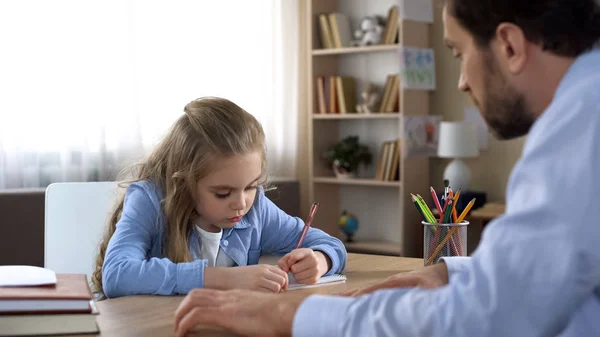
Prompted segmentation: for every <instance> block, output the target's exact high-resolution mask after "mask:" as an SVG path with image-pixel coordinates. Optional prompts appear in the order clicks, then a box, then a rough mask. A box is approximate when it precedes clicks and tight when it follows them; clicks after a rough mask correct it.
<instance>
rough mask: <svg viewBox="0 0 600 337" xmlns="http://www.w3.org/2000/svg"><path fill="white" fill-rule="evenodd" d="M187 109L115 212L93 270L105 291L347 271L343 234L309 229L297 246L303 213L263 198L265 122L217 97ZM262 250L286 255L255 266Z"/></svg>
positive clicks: (265, 286) (268, 283) (233, 284)
mask: <svg viewBox="0 0 600 337" xmlns="http://www.w3.org/2000/svg"><path fill="white" fill-rule="evenodd" d="M184 112H185V114H184V115H182V116H181V117H180V118H179V119H178V120H177V121H176V122H175V123H174V125H173V126H172V128H171V131H170V133H169V134H168V135H167V136H166V138H165V139H164V140H163V141H162V142H161V143H160V144H159V145H158V147H157V148H156V149H155V150H154V152H153V153H152V154H151V155H150V156H149V158H148V159H147V161H146V162H144V163H143V164H141V166H140V169H139V172H138V174H137V177H136V179H135V182H133V183H131V184H130V185H129V186H128V188H127V190H126V192H125V195H124V197H123V199H122V200H121V201H120V202H119V204H118V206H117V208H116V210H115V212H114V214H113V215H112V217H111V220H110V222H109V225H108V228H107V230H106V232H105V234H104V238H103V239H102V241H101V243H100V249H99V254H98V257H97V258H96V267H95V271H94V274H93V276H92V281H93V283H94V286H95V288H96V289H95V290H96V291H97V292H99V293H100V294H99V295H100V296H101V297H103V296H102V295H104V296H106V297H119V296H126V295H135V294H160V295H174V294H187V293H188V292H189V291H190V290H192V289H194V288H203V287H204V288H215V289H233V288H245V289H254V290H260V291H271V292H279V291H280V290H282V289H286V287H287V283H288V274H287V273H288V272H291V273H292V274H293V275H294V278H295V279H296V280H297V281H298V282H301V283H305V284H312V283H315V282H316V281H317V280H318V279H319V278H320V277H321V276H323V275H326V274H327V275H329V274H333V273H338V272H341V271H342V270H343V269H344V266H345V262H346V250H345V249H344V245H343V244H342V242H341V241H340V240H338V239H336V238H334V237H331V236H329V235H327V234H326V233H324V232H323V231H321V230H319V229H316V228H310V229H309V231H308V233H307V235H306V237H305V239H304V241H303V245H302V248H300V249H294V248H295V245H296V244H297V242H298V239H299V237H300V234H301V232H302V228H303V226H304V223H303V221H302V220H300V219H299V218H295V217H291V216H289V215H287V214H286V213H284V212H283V211H282V210H280V209H279V208H278V207H277V206H275V204H273V203H272V202H271V201H270V200H269V199H268V198H267V197H265V193H264V188H263V186H265V183H266V181H267V171H266V160H265V136H264V133H263V130H262V127H261V125H260V124H259V123H258V121H257V120H256V119H255V118H254V117H253V116H252V115H251V114H249V113H248V112H246V111H244V110H243V109H241V108H240V107H238V106H237V105H235V104H234V103H232V102H230V101H228V100H225V99H220V98H203V99H198V100H195V101H192V102H191V103H189V104H188V105H187V106H186V107H185V108H184ZM261 254H276V255H284V254H286V255H285V256H283V257H282V258H281V259H280V260H279V262H278V266H272V265H257V263H258V259H259V257H260V255H261ZM232 266H237V267H236V268H226V267H232ZM102 293H103V294H102Z"/></svg>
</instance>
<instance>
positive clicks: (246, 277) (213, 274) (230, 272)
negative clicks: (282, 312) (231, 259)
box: [204, 264, 288, 293]
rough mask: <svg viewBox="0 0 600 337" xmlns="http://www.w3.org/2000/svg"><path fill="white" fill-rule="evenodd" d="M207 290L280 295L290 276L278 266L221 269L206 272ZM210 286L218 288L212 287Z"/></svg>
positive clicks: (285, 287) (264, 265) (265, 265)
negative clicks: (246, 291)
mask: <svg viewBox="0 0 600 337" xmlns="http://www.w3.org/2000/svg"><path fill="white" fill-rule="evenodd" d="M204 277H205V279H204V280H205V281H204V283H205V288H215V289H249V290H255V291H262V292H272V293H278V292H280V291H281V290H285V289H287V286H288V274H287V272H284V271H283V270H281V269H279V267H277V266H271V265H267V264H258V265H253V266H243V267H233V268H231V267H230V268H220V267H216V268H215V267H211V268H206V270H205V271H204ZM210 284H214V285H217V284H218V286H215V287H211V286H210Z"/></svg>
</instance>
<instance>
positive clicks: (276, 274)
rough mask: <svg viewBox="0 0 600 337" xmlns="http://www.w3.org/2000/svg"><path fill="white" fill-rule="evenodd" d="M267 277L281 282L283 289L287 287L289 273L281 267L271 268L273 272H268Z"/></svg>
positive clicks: (278, 282)
mask: <svg viewBox="0 0 600 337" xmlns="http://www.w3.org/2000/svg"><path fill="white" fill-rule="evenodd" d="M265 278H266V279H267V280H269V281H273V282H276V283H277V284H279V285H280V286H281V289H285V288H287V284H288V274H287V273H286V272H284V271H283V270H281V269H279V268H275V269H273V270H271V273H267V274H266V275H265ZM281 289H280V290H281Z"/></svg>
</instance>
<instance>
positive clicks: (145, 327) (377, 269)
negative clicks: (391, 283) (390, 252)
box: [71, 254, 423, 337]
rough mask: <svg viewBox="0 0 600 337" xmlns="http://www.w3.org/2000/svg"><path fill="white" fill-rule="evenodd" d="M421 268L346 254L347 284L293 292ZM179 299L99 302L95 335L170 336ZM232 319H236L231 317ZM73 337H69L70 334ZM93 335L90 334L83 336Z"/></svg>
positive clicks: (329, 290)
mask: <svg viewBox="0 0 600 337" xmlns="http://www.w3.org/2000/svg"><path fill="white" fill-rule="evenodd" d="M421 267H423V259H416V258H403V257H395V256H378V255H363V254H348V262H347V265H346V272H345V274H346V276H347V277H348V280H347V281H346V283H342V284H336V285H329V286H322V287H316V288H309V289H302V290H294V291H302V292H309V293H315V294H336V293H339V292H342V291H345V290H347V289H351V288H357V287H361V286H364V285H367V284H370V283H373V282H376V281H379V280H381V279H384V278H386V277H388V276H390V275H393V274H396V273H399V272H407V271H411V270H415V269H418V268H421ZM182 299H183V297H181V296H131V297H122V298H117V299H112V300H106V301H100V302H98V310H99V311H100V315H99V316H98V318H97V320H96V321H97V323H98V326H99V327H100V335H96V336H102V337H106V336H110V337H113V336H119V337H120V336H123V337H125V336H127V337H133V336H140V337H142V336H144V337H152V336H161V337H162V336H172V335H173V329H174V328H173V317H174V313H175V309H177V306H178V305H179V303H180V302H181V300H182ZM231 319H235V317H232V318H231ZM71 336H72V335H71ZM85 336H88V337H89V336H93V335H85ZM188 336H203V337H211V336H215V337H217V336H234V335H232V334H229V333H226V332H223V331H218V330H214V329H208V330H207V329H202V330H198V331H196V332H194V333H190V334H189V335H188Z"/></svg>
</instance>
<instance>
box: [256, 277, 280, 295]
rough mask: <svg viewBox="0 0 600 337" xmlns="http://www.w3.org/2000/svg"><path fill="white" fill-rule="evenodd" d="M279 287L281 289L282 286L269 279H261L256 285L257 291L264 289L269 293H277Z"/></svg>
mask: <svg viewBox="0 0 600 337" xmlns="http://www.w3.org/2000/svg"><path fill="white" fill-rule="evenodd" d="M281 289H283V286H282V285H281V284H280V283H278V282H275V281H271V280H269V279H263V280H262V281H261V282H260V284H259V286H258V290H259V291H266V292H270V293H278V292H280V291H281Z"/></svg>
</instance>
